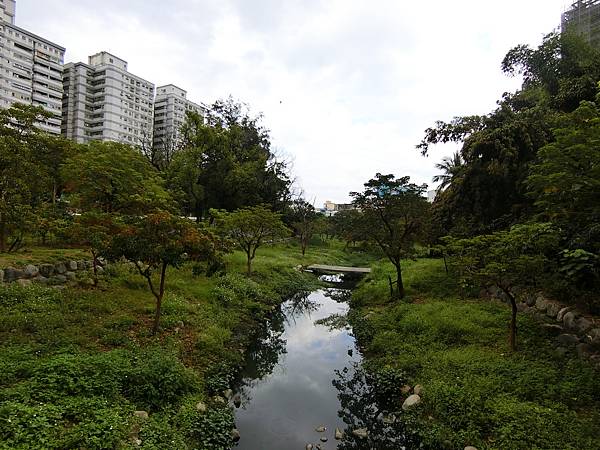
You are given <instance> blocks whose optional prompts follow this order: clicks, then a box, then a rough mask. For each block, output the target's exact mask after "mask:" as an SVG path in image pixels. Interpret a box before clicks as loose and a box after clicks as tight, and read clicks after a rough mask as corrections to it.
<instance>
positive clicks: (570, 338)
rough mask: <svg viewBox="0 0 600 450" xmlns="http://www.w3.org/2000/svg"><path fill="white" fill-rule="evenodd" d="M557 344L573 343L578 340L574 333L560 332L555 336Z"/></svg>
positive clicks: (567, 344)
mask: <svg viewBox="0 0 600 450" xmlns="http://www.w3.org/2000/svg"><path fill="white" fill-rule="evenodd" d="M556 340H557V341H558V342H559V344H561V345H564V346H570V345H575V344H577V343H578V342H579V338H578V337H577V336H575V335H574V334H561V335H560V336H558V337H557V338H556Z"/></svg>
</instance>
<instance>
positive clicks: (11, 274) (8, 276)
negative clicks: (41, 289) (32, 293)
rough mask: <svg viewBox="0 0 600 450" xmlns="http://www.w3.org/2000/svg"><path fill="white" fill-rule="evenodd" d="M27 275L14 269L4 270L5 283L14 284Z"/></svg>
mask: <svg viewBox="0 0 600 450" xmlns="http://www.w3.org/2000/svg"><path fill="white" fill-rule="evenodd" d="M24 276H25V274H24V273H23V271H22V270H18V269H15V268H14V267H7V268H6V269H4V282H5V283H12V282H13V281H15V280H18V279H19V278H23V277H24Z"/></svg>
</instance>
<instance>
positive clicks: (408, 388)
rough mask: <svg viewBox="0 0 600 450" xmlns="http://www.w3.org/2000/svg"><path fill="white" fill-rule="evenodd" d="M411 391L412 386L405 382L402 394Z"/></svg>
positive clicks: (401, 389)
mask: <svg viewBox="0 0 600 450" xmlns="http://www.w3.org/2000/svg"><path fill="white" fill-rule="evenodd" d="M410 391H412V388H411V387H410V386H409V385H408V384H405V385H404V386H402V387H401V388H400V392H402V395H406V394H409V393H410Z"/></svg>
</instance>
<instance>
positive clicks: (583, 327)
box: [574, 317, 594, 334]
mask: <svg viewBox="0 0 600 450" xmlns="http://www.w3.org/2000/svg"><path fill="white" fill-rule="evenodd" d="M593 326H594V324H593V322H592V321H591V320H589V319H586V318H585V317H580V318H579V319H577V320H576V321H575V325H574V329H575V331H576V332H578V333H581V334H584V333H586V332H587V331H588V330H589V329H590V328H592V327H593Z"/></svg>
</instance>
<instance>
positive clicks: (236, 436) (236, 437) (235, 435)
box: [231, 428, 242, 442]
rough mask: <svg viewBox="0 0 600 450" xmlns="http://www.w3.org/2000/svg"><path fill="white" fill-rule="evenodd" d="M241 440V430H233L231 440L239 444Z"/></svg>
mask: <svg viewBox="0 0 600 450" xmlns="http://www.w3.org/2000/svg"><path fill="white" fill-rule="evenodd" d="M241 438H242V436H241V435H240V430H238V429H237V428H234V429H233V430H231V440H232V441H233V442H238V441H239V440H240V439H241Z"/></svg>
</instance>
